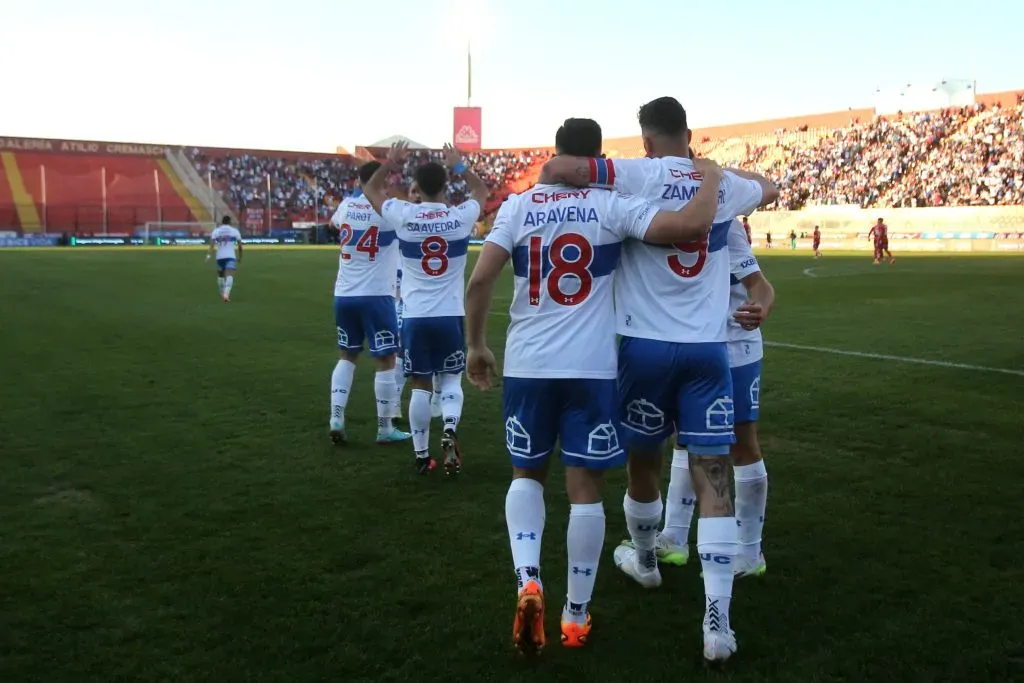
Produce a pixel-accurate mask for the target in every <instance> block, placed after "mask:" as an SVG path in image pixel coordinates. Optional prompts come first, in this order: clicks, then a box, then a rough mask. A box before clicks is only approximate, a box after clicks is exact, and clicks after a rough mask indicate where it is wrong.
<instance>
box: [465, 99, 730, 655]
mask: <svg viewBox="0 0 1024 683" xmlns="http://www.w3.org/2000/svg"><path fill="white" fill-rule="evenodd" d="M555 147H556V150H557V153H558V154H563V155H564V154H574V155H581V154H585V155H594V154H599V153H600V150H601V128H600V126H598V125H597V123H596V122H595V121H592V120H590V119H568V120H567V121H566V122H565V124H564V125H563V126H562V128H560V129H559V131H558V134H557V135H556V137H555ZM691 169H692V167H691ZM706 172H707V173H708V178H707V180H706V182H705V184H704V185H703V187H701V189H700V191H699V192H697V193H696V195H695V198H694V201H692V202H690V204H689V205H688V206H686V207H685V208H683V207H681V206H680V207H676V208H680V209H683V210H682V211H681V212H671V211H670V212H665V211H659V210H658V209H656V208H654V207H653V206H651V205H650V204H649V203H648V202H646V201H644V200H642V199H641V198H639V197H626V196H624V195H621V194H619V193H617V192H614V191H608V190H598V189H573V188H570V187H568V186H565V185H547V184H541V185H535V186H534V187H532V188H530V189H529V190H526V191H525V192H523V193H522V194H519V195H511V196H510V197H509V198H508V200H507V201H506V202H505V203H504V204H503V205H502V207H501V209H500V211H499V212H498V216H497V218H496V219H495V222H494V228H493V229H492V230H491V232H490V233H489V234H488V236H487V239H486V242H485V244H484V248H483V250H482V252H481V254H480V258H479V260H478V261H477V264H476V268H475V269H474V271H473V275H472V277H471V278H470V281H469V286H468V289H467V295H466V296H467V325H468V342H469V372H470V381H471V382H472V383H473V384H474V385H476V386H478V387H480V388H481V389H487V388H489V386H490V373H491V372H494V373H495V374H496V370H497V367H496V362H495V360H494V354H493V353H491V351H490V350H489V349H488V348H487V346H486V340H485V335H484V332H485V328H486V324H487V316H488V311H489V309H490V305H491V300H492V296H493V291H494V283H495V281H496V280H497V278H498V277H499V275H500V273H501V270H502V268H503V267H504V265H505V263H506V262H507V261H509V260H510V259H511V261H512V266H513V271H514V276H515V277H514V281H515V288H514V293H513V301H512V306H511V308H510V310H509V312H510V314H511V318H512V320H511V323H510V325H509V329H508V336H507V340H506V343H505V368H504V379H503V386H502V394H503V399H502V400H503V405H504V420H505V442H506V443H505V445H506V448H507V449H508V452H509V455H510V456H511V458H512V483H511V485H510V486H509V489H508V494H507V496H506V498H505V520H506V523H507V525H508V535H509V543H510V544H511V547H512V562H513V565H514V567H515V571H516V577H517V603H516V614H515V622H514V625H513V636H512V637H513V643H514V644H515V645H516V647H518V648H519V649H520V650H522V651H524V652H534V651H537V650H540V649H541V648H543V646H544V644H545V640H546V639H545V634H544V625H543V622H544V595H543V589H542V585H541V579H540V548H541V537H542V535H543V531H544V519H545V506H544V497H543V496H544V483H545V481H546V478H547V470H548V464H549V460H550V457H551V454H552V451H553V450H554V448H555V443H556V442H558V443H559V446H560V449H561V459H562V462H563V463H564V464H565V467H566V490H567V493H568V497H569V502H570V503H571V508H570V512H569V528H568V532H567V538H566V546H567V551H568V560H569V563H568V586H567V598H566V601H565V605H564V608H563V610H562V618H561V632H562V644H563V645H565V646H567V647H581V646H582V645H584V644H585V643H586V641H587V639H588V637H589V633H590V630H591V615H590V612H589V610H588V607H587V606H588V603H589V602H590V600H591V597H592V594H593V589H594V582H595V579H596V575H597V568H598V564H599V562H600V558H601V549H602V547H603V543H604V535H605V515H604V506H603V503H602V502H601V489H602V485H603V481H604V471H605V470H606V469H608V468H612V467H619V466H621V465H622V464H623V462H624V461H625V451H624V450H623V448H622V447H621V446H620V443H619V431H618V422H619V417H618V412H619V407H618V388H617V385H616V376H617V362H616V358H615V327H614V321H615V310H614V301H613V294H612V277H613V275H614V274H615V272H616V268H617V266H618V265H619V260H620V253H621V252H622V251H623V250H624V249H625V248H626V247H625V246H624V244H623V243H624V242H627V240H629V239H630V238H632V239H634V240H648V241H651V242H654V243H658V244H671V243H673V242H678V241H682V240H693V239H700V238H701V237H702V236H703V235H706V234H707V231H708V227H709V226H710V224H711V221H712V218H713V217H714V214H715V206H716V202H717V191H718V181H719V178H720V175H721V173H720V171H719V170H718V169H717V167H716V166H714V164H708V166H707V171H706ZM627 243H628V242H627ZM616 277H618V276H616ZM655 524H656V522H655Z"/></svg>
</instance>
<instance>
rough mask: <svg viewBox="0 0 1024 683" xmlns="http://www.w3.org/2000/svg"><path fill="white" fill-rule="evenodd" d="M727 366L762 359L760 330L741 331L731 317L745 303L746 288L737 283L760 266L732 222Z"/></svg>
mask: <svg viewBox="0 0 1024 683" xmlns="http://www.w3.org/2000/svg"><path fill="white" fill-rule="evenodd" d="M729 271H730V275H729V279H730V282H731V285H732V286H731V287H730V288H729V290H730V291H729V319H728V335H729V346H728V348H729V366H730V367H733V368H736V367H739V366H741V365H747V364H748V363H754V362H757V361H759V360H761V359H762V358H763V357H764V344H763V342H762V341H761V328H757V329H756V330H745V329H743V328H742V327H741V326H740V324H739V323H738V322H736V319H735V318H733V317H732V314H733V313H735V312H736V309H738V308H739V307H740V306H742V305H743V302H744V301H746V300H747V288H746V287H744V286H743V283H742V282H740V281H741V280H742V279H743V278H745V277H747V276H748V275H750V274H751V273H759V272H760V271H761V267H760V266H759V265H758V263H757V257H756V256H754V252H753V250H751V248H750V240H748V239H747V232H746V230H744V229H743V224H742V223H740V222H739V221H733V222H732V226H731V227H730V228H729Z"/></svg>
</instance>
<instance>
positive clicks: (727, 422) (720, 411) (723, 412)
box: [704, 396, 735, 432]
mask: <svg viewBox="0 0 1024 683" xmlns="http://www.w3.org/2000/svg"><path fill="white" fill-rule="evenodd" d="M734 420H735V412H734V411H733V403H732V398H731V397H729V396H720V397H719V398H716V399H715V401H714V402H713V403H712V404H711V405H710V406H708V409H707V410H706V411H705V412H704V426H705V427H706V428H707V430H708V431H709V432H727V431H732V426H733V422H734Z"/></svg>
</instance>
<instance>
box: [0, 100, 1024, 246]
mask: <svg viewBox="0 0 1024 683" xmlns="http://www.w3.org/2000/svg"><path fill="white" fill-rule="evenodd" d="M1022 120H1024V93H1022V92H1010V93H997V94H994V95H979V96H978V98H977V100H976V102H975V103H974V104H973V105H970V106H966V107H960V108H953V109H946V110H943V111H932V112H918V113H899V114H895V115H891V116H877V115H876V114H875V111H874V110H871V109H859V110H850V111H846V112H836V113H832V114H821V115H814V116H804V117H793V118H789V119H778V120H774V121H762V122H757V123H750V124H741V125H735V126H720V127H717V128H708V129H702V130H698V131H695V137H694V141H695V144H694V147H695V149H696V151H697V152H698V153H699V154H701V155H703V156H708V157H710V158H713V159H715V160H716V161H718V162H719V163H721V164H723V165H731V166H740V167H743V168H748V169H752V170H758V171H761V172H764V173H766V174H768V175H769V176H770V177H771V178H772V179H773V180H775V181H776V182H777V183H778V185H779V186H780V188H781V189H782V198H781V199H780V201H779V202H778V203H777V205H776V206H774V207H771V208H774V209H780V210H794V209H802V208H808V207H815V206H829V205H860V206H862V207H865V208H867V207H929V206H930V207H937V206H965V205H969V206H988V205H1014V204H1017V205H1019V204H1024V123H1022ZM386 151H387V150H386V148H385V147H383V146H375V147H360V148H357V149H356V151H355V154H347V153H345V154H311V153H299V152H275V151H263V150H232V149H215V148H195V147H187V148H178V147H167V146H152V145H131V144H120V143H89V142H81V141H54V140H31V139H21V138H2V137H0V161H2V163H0V230H10V229H14V230H18V231H23V232H41V231H44V230H48V231H50V232H58V231H62V232H71V233H79V234H86V233H94V232H100V231H101V230H103V229H104V228H105V229H106V230H107V231H109V232H130V231H131V230H133V229H135V228H137V227H138V226H140V225H141V224H143V223H145V222H147V221H155V220H163V221H180V222H204V223H205V222H209V221H211V220H213V219H214V218H219V217H220V216H221V215H223V214H225V213H234V214H235V217H236V218H238V219H239V222H240V224H242V225H243V226H245V225H248V226H249V228H250V229H252V230H256V231H262V230H264V229H265V228H266V227H267V226H268V225H273V226H275V227H277V226H281V227H286V226H290V225H291V224H293V223H297V222H308V223H312V222H316V223H323V222H326V220H327V218H328V217H329V216H330V215H331V212H332V211H333V209H334V207H335V206H336V205H337V203H338V202H339V201H340V200H341V199H342V198H344V197H345V196H347V195H348V194H350V193H351V192H352V191H353V189H354V187H355V181H356V172H357V169H358V167H359V165H360V164H361V163H363V162H364V161H367V160H369V159H373V158H377V159H381V158H383V156H384V154H385V153H386ZM551 152H552V150H551V148H537V149H509V150H484V151H480V152H475V153H472V154H470V155H469V160H470V162H471V163H472V164H473V166H474V167H475V168H476V169H477V171H478V172H480V173H481V175H482V176H483V177H484V179H485V181H486V182H487V183H488V185H489V186H490V187H491V190H492V197H491V200H490V201H489V202H488V206H487V207H485V215H488V214H493V212H494V211H495V210H496V209H497V207H498V206H499V205H500V204H501V202H502V201H504V199H505V197H507V195H508V194H509V193H510V192H516V191H521V190H522V189H524V188H526V187H528V186H529V185H530V184H532V183H533V182H535V180H536V178H537V175H538V173H539V169H540V166H541V164H542V163H543V162H544V161H545V160H546V159H547V158H548V156H549V155H550V154H551ZM605 153H606V154H607V155H608V156H609V157H612V158H615V157H626V158H628V157H635V156H642V155H643V143H642V140H641V139H640V138H639V137H637V136H632V137H627V138H611V139H607V140H606V141H605ZM440 156H441V152H440V150H436V149H423V148H420V149H415V150H414V151H413V154H412V156H411V157H410V159H409V161H408V163H407V164H406V167H405V168H404V169H403V171H402V172H401V173H397V174H395V175H394V176H393V177H392V179H391V180H392V185H393V188H394V192H395V193H396V194H399V195H401V194H403V193H404V191H405V189H406V188H407V187H408V185H409V183H410V178H411V175H412V171H413V169H414V168H415V166H416V165H417V164H419V163H422V162H423V161H425V160H427V159H438V158H440ZM43 169H45V170H43ZM104 169H105V171H104ZM104 174H105V177H106V215H105V216H104V212H103V199H102V191H103V190H102V188H103V177H104ZM44 177H45V180H44ZM268 181H269V182H268ZM44 185H45V189H44ZM464 196H465V186H464V184H463V183H461V182H458V181H457V182H455V183H453V184H452V187H451V195H450V199H451V200H452V201H453V202H457V201H461V199H462V198H463V197H464Z"/></svg>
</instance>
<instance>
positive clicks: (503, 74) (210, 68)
mask: <svg viewBox="0 0 1024 683" xmlns="http://www.w3.org/2000/svg"><path fill="white" fill-rule="evenodd" d="M0 16H2V17H3V19H2V23H3V40H2V41H0V64H4V70H5V80H6V83H5V85H4V94H5V97H4V98H3V99H4V104H3V106H2V108H0V135H12V136H34V137H35V136H38V137H59V138H84V139H100V140H124V141H132V142H167V143H181V144H198V145H211V146H213V145H218V146H241V147H264V148H273V149H296V150H309V151H333V150H334V147H335V146H336V145H339V144H340V145H344V146H347V147H349V148H351V147H353V146H354V145H356V144H368V143H372V142H374V141H376V140H378V139H380V138H383V137H386V136H388V135H392V134H403V135H407V136H409V137H411V138H413V139H414V140H418V141H420V142H423V143H425V144H428V145H431V146H434V145H439V144H440V143H442V142H444V141H446V140H450V138H451V125H452V124H451V117H452V114H451V108H452V107H453V106H456V105H462V104H464V103H465V94H466V84H465V81H466V75H465V71H466V40H467V38H468V37H469V36H470V35H471V34H472V38H473V39H472V43H473V104H474V105H477V106H481V107H483V138H484V140H483V141H484V145H485V146H487V147H498V146H520V145H524V146H525V145H532V144H550V142H551V141H552V138H553V136H554V131H555V129H556V128H557V127H558V125H559V123H560V122H561V121H562V120H563V119H565V118H566V117H568V116H586V117H591V118H595V119H597V120H598V121H599V122H600V123H601V125H602V127H603V128H604V131H605V135H606V136H607V137H616V136H623V135H632V134H634V133H635V132H636V120H635V113H636V109H637V107H638V105H639V104H641V103H643V102H645V101H647V100H649V99H651V98H653V97H657V96H660V95H666V94H669V95H674V96H675V97H678V98H679V99H680V100H681V101H682V102H683V104H684V105H685V106H686V108H687V110H688V112H689V114H690V121H691V126H693V127H700V126H708V125H716V124H722V123H733V122H739V121H751V120H757V119H764V118H770V117H777V116H787V115H795V114H805V113H813V112H822V111H835V110H840V109H846V108H849V107H861V106H871V104H872V97H873V95H874V92H875V88H876V86H893V85H898V84H901V83H931V82H934V81H937V80H939V79H942V78H944V77H951V78H968V79H976V80H977V82H978V91H979V92H982V93H985V92H994V91H1000V90H1010V89H1014V88H1021V87H1024V71H1022V60H1021V57H1022V54H1024V49H1022V48H1021V47H1020V38H1019V33H1020V27H1021V26H1024V3H1021V2H1018V1H1016V0H975V1H974V2H969V3H965V2H953V1H950V0H932V1H930V2H928V3H925V2H923V1H921V0H884V1H882V0H858V2H855V3H838V2H814V1H812V0H778V1H777V2H774V3H772V2H764V1H763V0H758V1H753V0H733V1H732V2H729V3H725V2H708V3H691V2H682V1H681V0H661V1H660V2H659V1H653V0H630V1H629V2H621V0H616V1H614V2H613V1H611V0H591V1H590V2H583V1H580V0H572V1H560V0H547V1H545V0H509V1H505V0H420V1H413V0H373V1H372V2H368V1H365V0H333V1H328V0H288V1H287V2H281V1H276V2H269V1H267V0H247V1H246V2H241V1H238V0H165V1H162V2H153V1H151V0H134V1H128V0H90V1H89V2H80V1H78V0H31V1H22V2H19V1H18V0H0Z"/></svg>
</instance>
